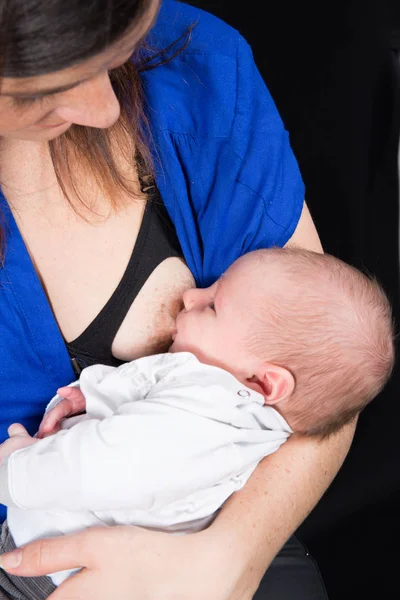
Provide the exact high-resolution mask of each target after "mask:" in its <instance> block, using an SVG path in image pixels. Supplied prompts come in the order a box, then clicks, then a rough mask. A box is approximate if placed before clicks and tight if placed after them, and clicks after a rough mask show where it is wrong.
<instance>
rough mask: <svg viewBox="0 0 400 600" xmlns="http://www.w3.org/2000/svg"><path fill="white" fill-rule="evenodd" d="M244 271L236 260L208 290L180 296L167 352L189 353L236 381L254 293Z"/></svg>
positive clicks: (243, 352) (249, 325)
mask: <svg viewBox="0 0 400 600" xmlns="http://www.w3.org/2000/svg"><path fill="white" fill-rule="evenodd" d="M246 271H247V269H246V264H245V261H243V262H242V261H240V260H239V261H237V262H235V263H234V265H233V266H232V267H231V268H230V269H228V271H227V272H226V273H225V275H224V276H223V277H221V278H220V279H218V281H216V282H215V283H214V284H213V285H212V286H211V287H209V288H201V289H197V288H192V289H189V290H187V291H186V292H185V293H184V295H183V303H184V309H183V310H182V311H181V312H180V313H179V314H178V316H177V319H176V332H175V334H174V335H173V340H174V341H173V344H172V346H171V348H170V352H192V353H193V354H194V355H195V356H196V357H197V358H198V359H199V360H200V361H201V362H203V363H206V364H212V365H215V366H219V367H222V368H225V369H227V370H228V371H230V372H231V373H233V374H236V376H238V377H239V375H240V372H241V371H242V370H243V368H244V367H245V362H246V357H247V355H248V351H247V350H246V344H245V341H246V335H247V333H248V332H249V329H250V327H251V324H252V321H253V319H252V310H251V304H252V302H251V297H253V298H254V295H253V294H254V293H255V291H256V290H255V285H254V284H253V283H254V282H250V281H249V278H248V277H247V276H246V275H247V274H246Z"/></svg>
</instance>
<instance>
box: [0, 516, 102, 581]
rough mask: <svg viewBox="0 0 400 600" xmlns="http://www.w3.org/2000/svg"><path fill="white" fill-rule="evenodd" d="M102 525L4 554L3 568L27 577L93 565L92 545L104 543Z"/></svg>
mask: <svg viewBox="0 0 400 600" xmlns="http://www.w3.org/2000/svg"><path fill="white" fill-rule="evenodd" d="M99 534H100V535H103V536H104V531H101V528H100V527H99V528H96V527H93V528H92V529H90V530H85V531H81V532H79V533H75V534H71V535H66V536H63V537H57V538H46V539H41V540H36V541H34V542H31V543H30V544H27V545H26V546H23V547H22V548H18V549H17V550H14V551H13V552H7V553H6V554H2V555H1V556H0V567H1V568H2V569H4V570H5V571H7V572H8V573H12V574H13V575H21V576H23V577H35V576H38V575H47V574H48V573H54V572H56V571H63V570H65V569H76V568H79V567H86V566H90V565H91V554H92V553H91V552H90V550H89V549H90V548H93V545H96V544H101V538H100V539H99Z"/></svg>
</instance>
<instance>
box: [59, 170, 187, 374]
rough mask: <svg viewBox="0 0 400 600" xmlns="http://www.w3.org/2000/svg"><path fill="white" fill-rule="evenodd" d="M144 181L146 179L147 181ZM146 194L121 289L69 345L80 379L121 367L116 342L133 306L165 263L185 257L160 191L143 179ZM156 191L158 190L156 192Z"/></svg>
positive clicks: (118, 288) (115, 292) (120, 283)
mask: <svg viewBox="0 0 400 600" xmlns="http://www.w3.org/2000/svg"><path fill="white" fill-rule="evenodd" d="M143 179H144V178H143ZM141 184H142V191H143V192H145V193H146V194H148V195H150V194H151V198H149V200H148V201H147V203H146V208H145V211H144V215H143V220H142V224H141V226H140V230H139V233H138V237H137V240H136V243H135V246H134V249H133V252H132V255H131V258H130V260H129V263H128V265H127V267H126V270H125V273H124V275H123V276H122V279H121V281H120V282H119V284H118V286H117V288H116V289H115V291H114V293H113V294H112V296H111V298H110V299H109V300H108V302H107V303H106V305H105V306H104V307H103V309H102V310H101V311H100V313H99V314H98V315H97V317H96V318H95V319H94V320H93V321H92V322H91V323H90V325H89V326H88V327H87V328H86V329H85V331H84V332H83V333H82V334H81V335H80V336H79V337H77V338H76V339H75V340H73V341H72V342H70V343H68V344H67V349H68V352H69V355H70V357H71V360H72V363H73V366H74V370H75V372H76V374H77V375H79V374H80V372H81V371H82V369H84V368H85V367H88V366H90V365H94V364H98V363H102V364H105V365H110V366H118V365H121V364H122V363H123V362H124V361H121V360H119V359H117V358H115V356H113V354H112V352H111V347H112V343H113V341H114V338H115V336H116V334H117V332H118V330H119V328H120V326H121V324H122V322H123V320H124V319H125V317H126V315H127V313H128V311H129V309H130V307H131V306H132V303H133V302H134V301H135V298H136V296H137V295H138V293H139V292H140V290H141V288H142V287H143V285H144V284H145V282H146V281H147V279H148V278H149V277H150V275H151V274H152V272H153V271H154V270H155V269H156V268H157V267H158V265H160V264H161V263H162V262H163V261H164V260H165V259H167V258H170V257H182V250H181V248H180V244H179V240H178V237H177V235H176V231H175V228H174V226H173V224H172V221H171V219H170V217H169V215H168V213H167V210H166V208H165V206H164V204H163V202H162V199H161V196H160V194H159V192H158V189H157V188H156V187H155V183H154V182H153V185H148V182H147V181H146V184H145V183H144V181H143V180H142V179H141ZM154 189H155V190H156V191H155V192H154Z"/></svg>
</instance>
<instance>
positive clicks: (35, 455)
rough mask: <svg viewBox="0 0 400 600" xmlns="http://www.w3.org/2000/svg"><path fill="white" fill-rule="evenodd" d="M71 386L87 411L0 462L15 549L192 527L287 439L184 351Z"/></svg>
mask: <svg viewBox="0 0 400 600" xmlns="http://www.w3.org/2000/svg"><path fill="white" fill-rule="evenodd" d="M79 385H80V387H81V390H82V392H83V394H84V396H85V397H86V414H85V415H80V416H76V417H71V418H69V419H65V421H63V423H62V431H60V432H58V433H57V434H55V435H52V436H50V437H47V438H45V439H43V440H39V441H38V442H37V443H36V444H33V445H32V446H29V447H28V448H23V449H21V450H18V451H16V452H14V453H13V454H12V455H11V456H10V457H9V459H8V460H6V461H5V462H4V464H3V465H2V466H1V467H0V502H2V503H3V504H6V505H7V506H8V507H9V509H8V517H7V521H8V526H9V528H10V531H11V534H12V535H13V537H14V541H15V543H16V545H17V546H21V545H22V544H26V543H27V542H29V541H32V540H34V539H37V538H41V537H50V536H56V535H60V534H66V533H70V532H74V531H79V530H81V529H83V528H86V527H90V526H93V525H101V526H110V525H122V524H123V525H140V526H142V527H149V528H155V529H158V530H163V531H173V532H182V533H185V532H193V531H197V530H199V529H202V528H204V527H205V526H206V525H208V524H209V523H210V521H211V520H212V519H213V517H215V514H216V511H217V510H218V509H219V508H220V507H221V506H222V504H223V503H224V502H225V500H226V499H227V498H228V497H229V496H230V495H231V494H232V493H233V492H235V491H236V490H238V489H240V488H241V487H243V485H244V484H245V483H246V481H247V479H248V478H249V477H250V475H251V473H252V472H253V471H254V469H255V468H256V466H257V464H258V463H259V461H260V460H261V459H262V458H263V457H264V456H266V455H268V454H271V453H272V452H275V450H277V449H278V448H279V446H280V445H281V444H282V443H283V442H285V441H286V439H287V438H288V436H289V435H290V433H291V429H290V427H289V425H288V424H287V423H286V421H285V420H284V419H283V418H282V417H281V415H280V414H279V413H278V412H277V411H276V410H274V409H273V408H271V407H268V406H264V399H263V397H262V395H261V394H259V393H257V392H255V391H253V390H252V389H250V388H247V387H246V386H244V385H243V384H242V383H240V382H239V381H238V380H237V379H235V377H233V376H232V375H231V374H230V373H228V372H226V371H224V370H223V369H220V368H217V367H211V366H207V365H204V364H202V363H200V362H199V361H198V360H197V359H196V358H195V357H194V356H193V355H192V354H190V353H188V352H181V353H177V354H158V355H154V356H149V357H145V358H140V359H138V360H135V361H132V362H131V363H127V364H124V365H122V366H121V367H118V368H115V367H107V366H103V365H95V366H92V367H88V368H87V369H85V370H84V371H83V372H82V374H81V378H80V381H79ZM59 400H60V398H59V397H55V398H54V399H53V400H52V402H51V403H50V404H49V406H48V409H49V408H51V407H53V406H54V405H55V403H57V402H58V401H59ZM48 409H47V410H48ZM70 573H71V571H63V572H61V573H58V574H52V576H51V577H52V580H53V581H54V583H55V584H56V585H59V584H60V583H61V581H63V580H64V579H65V578H66V577H67V576H68V575H69V574H70Z"/></svg>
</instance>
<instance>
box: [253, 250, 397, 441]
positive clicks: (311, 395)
mask: <svg viewBox="0 0 400 600" xmlns="http://www.w3.org/2000/svg"><path fill="white" fill-rule="evenodd" d="M251 254H254V255H255V256H254V258H256V259H258V260H259V261H261V262H262V263H263V264H262V268H263V273H264V274H265V275H264V276H263V278H262V283H261V289H260V294H259V300H260V306H259V307H258V310H257V311H255V313H256V315H257V316H256V318H257V326H256V327H255V330H254V331H253V332H252V333H250V332H249V343H250V346H251V348H252V350H254V351H255V352H262V348H264V354H265V356H266V358H267V359H268V361H269V362H271V363H274V364H276V365H279V366H282V367H285V368H286V369H288V370H289V371H290V372H291V373H292V375H293V377H294V379H295V384H296V386H295V391H294V394H293V397H292V398H291V399H290V400H289V403H288V405H287V406H288V409H287V411H288V412H287V413H286V415H287V416H288V421H289V424H290V425H291V427H292V428H293V430H294V431H296V432H298V433H304V434H307V435H319V436H327V435H330V434H332V433H334V432H336V431H337V430H338V429H340V428H341V427H342V426H343V425H345V424H346V423H349V422H350V421H352V420H353V419H354V417H355V416H356V415H357V414H358V413H359V412H360V411H361V410H362V409H363V408H364V407H365V406H366V405H367V404H368V403H369V402H370V401H371V400H372V399H373V398H374V397H375V396H376V395H377V394H378V393H379V392H380V391H381V390H382V388H383V387H384V385H385V384H386V382H387V381H388V379H389V377H390V375H391V372H392V369H393V363H394V354H395V351H394V325H393V318H392V311H391V306H390V303H389V300H388V298H387V296H386V294H385V292H384V291H383V289H382V288H381V286H380V285H379V284H378V282H377V281H376V279H374V278H372V277H369V276H367V275H365V274H364V273H362V272H361V271H359V270H358V269H356V268H354V267H352V266H350V265H348V264H346V263H344V262H343V261H341V260H339V259H338V258H335V257H333V256H331V255H329V254H319V253H316V252H311V251H308V250H303V249H296V248H284V249H282V248H272V249H269V250H257V251H255V252H254V253H251ZM256 262H258V261H256ZM259 266H260V265H259ZM250 270H251V264H250ZM249 275H250V273H249ZM250 276H251V275H250ZM258 279H260V278H258ZM257 281H258V280H257Z"/></svg>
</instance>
